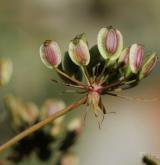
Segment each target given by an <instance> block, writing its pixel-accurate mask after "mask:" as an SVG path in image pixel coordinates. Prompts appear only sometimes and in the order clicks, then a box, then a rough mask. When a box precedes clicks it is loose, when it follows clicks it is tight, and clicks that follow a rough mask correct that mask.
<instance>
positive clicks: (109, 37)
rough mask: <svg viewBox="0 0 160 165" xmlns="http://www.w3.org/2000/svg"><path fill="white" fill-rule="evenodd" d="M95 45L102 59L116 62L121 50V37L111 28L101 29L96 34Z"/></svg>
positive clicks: (118, 32) (117, 31)
mask: <svg viewBox="0 0 160 165" xmlns="http://www.w3.org/2000/svg"><path fill="white" fill-rule="evenodd" d="M97 44H98V49H99V51H100V53H101V55H102V57H103V58H104V59H108V58H109V59H110V60H116V59H117V58H118V57H119V56H120V53H121V51H122V49H123V37H122V34H121V32H120V31H119V30H117V29H114V28H113V27H108V28H102V29H101V30H100V31H99V33H98V38H97Z"/></svg>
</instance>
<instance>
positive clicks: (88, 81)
mask: <svg viewBox="0 0 160 165" xmlns="http://www.w3.org/2000/svg"><path fill="white" fill-rule="evenodd" d="M82 71H83V74H84V77H85V78H86V80H87V83H88V85H90V86H92V82H91V80H90V77H89V73H88V70H87V68H86V66H82Z"/></svg>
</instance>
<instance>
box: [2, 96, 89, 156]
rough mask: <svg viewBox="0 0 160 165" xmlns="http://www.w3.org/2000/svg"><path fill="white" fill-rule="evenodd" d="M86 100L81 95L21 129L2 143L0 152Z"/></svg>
mask: <svg viewBox="0 0 160 165" xmlns="http://www.w3.org/2000/svg"><path fill="white" fill-rule="evenodd" d="M86 101H87V97H83V98H81V99H79V100H78V101H76V102H75V103H73V104H70V105H69V106H68V107H66V108H64V109H63V110H61V111H59V112H57V113H55V114H53V115H51V116H49V117H47V118H46V119H44V120H42V121H40V122H39V123H37V124H35V125H33V126H31V127H30V128H28V129H26V130H25V131H23V132H22V133H20V134H18V135H17V136H15V137H13V138H12V139H11V140H9V141H8V142H6V143H4V144H3V145H1V146H0V153H1V152H4V151H5V150H7V149H8V148H10V147H12V146H13V145H14V144H16V143H17V142H19V141H20V140H22V139H23V138H25V137H27V136H29V135H30V134H32V133H33V132H35V131H37V130H39V129H40V128H42V127H44V126H45V125H47V124H49V123H51V122H53V121H54V120H56V119H57V118H59V117H60V116H63V115H65V114H66V113H67V112H69V111H71V110H73V109H75V108H77V107H79V106H80V105H82V104H85V102H86Z"/></svg>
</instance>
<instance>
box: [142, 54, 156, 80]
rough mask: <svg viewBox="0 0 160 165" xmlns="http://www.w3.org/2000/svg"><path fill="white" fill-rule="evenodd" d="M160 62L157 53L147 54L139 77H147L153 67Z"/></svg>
mask: <svg viewBox="0 0 160 165" xmlns="http://www.w3.org/2000/svg"><path fill="white" fill-rule="evenodd" d="M157 62H158V56H157V54H156V53H153V54H151V55H150V56H146V58H145V60H144V63H143V66H142V68H141V70H140V73H139V79H140V80H142V79H143V78H145V77H147V76H148V75H149V74H150V72H151V71H152V70H153V68H154V67H155V66H156V64H157Z"/></svg>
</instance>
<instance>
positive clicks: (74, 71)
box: [62, 52, 83, 81]
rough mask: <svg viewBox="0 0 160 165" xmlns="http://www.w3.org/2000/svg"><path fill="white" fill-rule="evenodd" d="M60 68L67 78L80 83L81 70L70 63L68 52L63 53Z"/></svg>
mask: <svg viewBox="0 0 160 165" xmlns="http://www.w3.org/2000/svg"><path fill="white" fill-rule="evenodd" d="M62 68H63V70H64V72H65V73H67V74H68V75H69V76H71V77H74V78H75V79H77V80H79V81H82V78H83V77H82V71H81V68H80V67H79V66H78V65H76V64H74V63H73V62H72V60H71V58H70V56H69V54H68V52H65V55H64V58H63V62H62Z"/></svg>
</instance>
